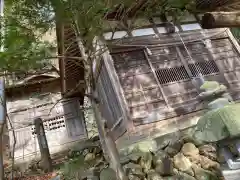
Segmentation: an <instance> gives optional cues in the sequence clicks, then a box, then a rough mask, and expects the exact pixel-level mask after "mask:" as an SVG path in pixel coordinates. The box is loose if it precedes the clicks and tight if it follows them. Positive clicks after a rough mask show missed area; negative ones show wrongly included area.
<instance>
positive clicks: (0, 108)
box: [0, 77, 6, 180]
mask: <svg viewBox="0 0 240 180" xmlns="http://www.w3.org/2000/svg"><path fill="white" fill-rule="evenodd" d="M5 123H6V100H5V83H4V77H1V79H0V180H4V165H3V164H4V162H3V134H4V132H3V131H4V130H3V129H4V125H5Z"/></svg>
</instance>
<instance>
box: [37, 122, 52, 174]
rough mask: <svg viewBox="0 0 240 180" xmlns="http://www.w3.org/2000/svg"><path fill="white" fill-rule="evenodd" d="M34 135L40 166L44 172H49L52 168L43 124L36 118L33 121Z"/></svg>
mask: <svg viewBox="0 0 240 180" xmlns="http://www.w3.org/2000/svg"><path fill="white" fill-rule="evenodd" d="M34 124H35V128H36V134H37V138H38V144H39V149H40V152H41V161H42V162H41V163H42V164H41V165H42V167H43V169H44V171H45V172H51V171H52V170H53V168H52V159H51V157H50V153H49V148H48V143H47V138H46V134H45V132H44V127H43V122H42V119H41V118H37V119H35V120H34Z"/></svg>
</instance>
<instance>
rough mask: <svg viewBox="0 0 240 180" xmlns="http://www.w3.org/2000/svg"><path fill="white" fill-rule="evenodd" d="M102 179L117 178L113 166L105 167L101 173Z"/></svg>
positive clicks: (111, 179) (112, 179)
mask: <svg viewBox="0 0 240 180" xmlns="http://www.w3.org/2000/svg"><path fill="white" fill-rule="evenodd" d="M100 180H117V175H116V172H115V171H114V170H113V169H111V168H106V169H103V170H102V171H101V173H100Z"/></svg>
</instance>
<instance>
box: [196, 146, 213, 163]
mask: <svg viewBox="0 0 240 180" xmlns="http://www.w3.org/2000/svg"><path fill="white" fill-rule="evenodd" d="M198 149H199V153H200V154H201V155H203V156H206V157H207V158H209V159H211V160H213V161H217V148H216V146H214V145H211V144H205V145H202V146H200V147H199V148H198Z"/></svg>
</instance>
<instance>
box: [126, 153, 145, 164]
mask: <svg viewBox="0 0 240 180" xmlns="http://www.w3.org/2000/svg"><path fill="white" fill-rule="evenodd" d="M142 155H143V153H131V154H129V155H128V156H127V157H128V158H129V159H130V160H131V162H134V163H139V161H140V159H141V157H142Z"/></svg>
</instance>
